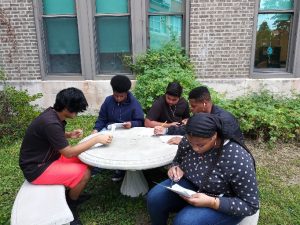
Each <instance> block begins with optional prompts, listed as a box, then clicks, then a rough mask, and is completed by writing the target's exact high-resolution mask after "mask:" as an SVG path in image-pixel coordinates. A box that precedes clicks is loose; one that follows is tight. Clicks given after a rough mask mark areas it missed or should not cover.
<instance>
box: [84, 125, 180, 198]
mask: <svg viewBox="0 0 300 225" xmlns="http://www.w3.org/2000/svg"><path fill="white" fill-rule="evenodd" d="M109 132H110V131H103V132H101V133H109ZM95 135H99V133H97V134H92V135H90V136H88V137H86V138H84V139H83V140H82V141H81V142H83V141H85V140H87V139H89V138H91V137H93V136H95ZM171 137H172V136H160V137H158V136H153V128H145V127H134V128H131V129H122V128H119V129H116V130H115V131H114V132H113V141H112V143H111V144H109V145H100V144H98V145H96V146H94V147H92V148H91V149H89V150H87V151H85V152H83V153H81V154H80V155H79V159H80V160H81V161H83V162H84V163H86V164H88V165H91V166H95V167H99V168H104V169H119V170H126V174H125V177H124V179H123V182H122V186H121V193H122V194H124V195H127V196H131V197H137V196H139V195H140V194H146V193H147V192H148V189H149V188H148V184H147V181H146V179H145V177H144V175H143V173H142V171H141V170H144V169H152V168H156V167H160V166H164V165H167V164H169V163H171V162H172V160H173V158H174V157H175V154H176V151H177V147H178V146H177V145H169V144H167V143H166V138H171Z"/></svg>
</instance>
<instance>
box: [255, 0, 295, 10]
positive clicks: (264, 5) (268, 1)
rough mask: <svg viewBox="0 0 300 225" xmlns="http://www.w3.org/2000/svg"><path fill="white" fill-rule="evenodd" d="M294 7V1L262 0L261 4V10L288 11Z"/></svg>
mask: <svg viewBox="0 0 300 225" xmlns="http://www.w3.org/2000/svg"><path fill="white" fill-rule="evenodd" d="M293 7H294V1H293V0H261V1H260V4H259V9H260V10H286V9H293Z"/></svg>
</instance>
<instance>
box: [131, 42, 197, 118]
mask: <svg viewBox="0 0 300 225" xmlns="http://www.w3.org/2000/svg"><path fill="white" fill-rule="evenodd" d="M131 60H132V59H131V58H130V57H127V58H125V63H126V64H127V65H129V67H130V68H131V70H132V71H133V72H134V73H135V74H136V80H137V82H136V85H135V88H134V91H133V92H134V94H135V96H136V97H137V99H138V100H139V101H140V103H141V105H142V107H143V109H144V111H145V112H147V111H148V110H149V108H150V107H151V106H152V103H153V102H154V100H155V99H157V98H158V97H159V96H160V95H163V94H164V93H165V89H166V87H167V85H168V83H169V82H173V81H177V82H179V83H180V84H181V85H182V87H183V96H184V97H185V98H186V97H187V96H188V93H189V91H190V90H191V89H192V88H194V87H197V86H199V85H200V83H199V82H197V81H196V79H195V75H194V67H193V65H192V63H191V62H190V60H189V58H188V57H187V56H186V55H185V54H184V52H183V50H182V49H181V48H179V47H178V44H177V43H176V42H175V41H170V42H169V43H167V44H166V45H165V46H163V47H162V48H161V49H158V50H156V49H150V50H148V51H147V53H146V54H144V55H140V56H138V57H137V58H136V62H135V63H134V64H132V63H130V62H131Z"/></svg>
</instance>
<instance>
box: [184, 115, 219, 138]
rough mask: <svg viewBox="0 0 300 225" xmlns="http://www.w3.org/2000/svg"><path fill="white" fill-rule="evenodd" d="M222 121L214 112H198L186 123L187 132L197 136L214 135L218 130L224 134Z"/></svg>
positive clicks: (206, 136)
mask: <svg viewBox="0 0 300 225" xmlns="http://www.w3.org/2000/svg"><path fill="white" fill-rule="evenodd" d="M221 131H222V121H221V120H220V119H219V118H218V117H216V116H215V115H213V114H209V113H197V114H195V115H193V116H192V117H191V118H189V120H188V122H187V124H186V132H187V134H189V135H192V136H197V137H204V138H208V137H212V136H213V135H214V134H215V133H216V132H217V133H218V134H219V135H220V136H223V134H222V132H221Z"/></svg>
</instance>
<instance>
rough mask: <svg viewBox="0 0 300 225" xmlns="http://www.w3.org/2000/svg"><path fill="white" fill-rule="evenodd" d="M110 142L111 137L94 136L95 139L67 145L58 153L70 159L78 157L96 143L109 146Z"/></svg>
mask: <svg viewBox="0 0 300 225" xmlns="http://www.w3.org/2000/svg"><path fill="white" fill-rule="evenodd" d="M111 141H112V136H111V135H102V134H99V135H96V136H95V137H93V138H91V139H89V140H87V141H85V142H82V143H79V144H77V145H75V146H71V145H68V146H67V147H65V148H63V149H61V150H60V153H61V154H62V155H63V156H65V157H67V158H71V157H74V156H78V155H79V154H80V153H82V152H84V151H86V150H88V149H89V148H91V147H92V146H94V145H95V144H97V143H102V144H109V143H111Z"/></svg>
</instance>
